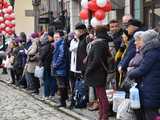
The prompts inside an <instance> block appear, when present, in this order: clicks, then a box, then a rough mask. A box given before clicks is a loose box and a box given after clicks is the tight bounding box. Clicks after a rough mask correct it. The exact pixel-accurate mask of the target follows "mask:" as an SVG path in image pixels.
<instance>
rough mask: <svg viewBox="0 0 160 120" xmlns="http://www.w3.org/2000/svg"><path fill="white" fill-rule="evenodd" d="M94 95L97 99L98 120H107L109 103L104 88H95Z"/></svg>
mask: <svg viewBox="0 0 160 120" xmlns="http://www.w3.org/2000/svg"><path fill="white" fill-rule="evenodd" d="M96 94H97V98H98V99H99V120H108V110H109V102H108V99H107V95H106V90H105V87H104V86H96Z"/></svg>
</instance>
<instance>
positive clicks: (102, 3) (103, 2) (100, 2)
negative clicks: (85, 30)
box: [96, 0, 107, 7]
mask: <svg viewBox="0 0 160 120" xmlns="http://www.w3.org/2000/svg"><path fill="white" fill-rule="evenodd" d="M96 3H97V6H99V7H105V6H106V4H107V0H96Z"/></svg>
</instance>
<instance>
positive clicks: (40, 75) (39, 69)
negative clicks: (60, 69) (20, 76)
mask: <svg viewBox="0 0 160 120" xmlns="http://www.w3.org/2000/svg"><path fill="white" fill-rule="evenodd" d="M43 74H44V67H43V66H42V67H40V66H36V68H35V72H34V76H35V77H37V78H43Z"/></svg>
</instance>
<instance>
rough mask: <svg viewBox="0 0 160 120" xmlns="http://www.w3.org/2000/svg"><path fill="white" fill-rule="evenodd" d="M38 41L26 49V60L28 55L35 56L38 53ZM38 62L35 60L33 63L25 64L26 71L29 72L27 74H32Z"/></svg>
mask: <svg viewBox="0 0 160 120" xmlns="http://www.w3.org/2000/svg"><path fill="white" fill-rule="evenodd" d="M38 41H39V39H38V38H37V39H35V40H34V41H33V43H32V45H31V46H30V48H29V49H28V52H27V59H29V57H30V55H36V54H37V52H38ZM38 62H39V61H38V60H35V61H32V62H31V61H28V62H27V64H26V66H25V67H26V71H27V72H29V73H34V71H35V67H36V66H37V65H38Z"/></svg>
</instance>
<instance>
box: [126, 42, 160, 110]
mask: <svg viewBox="0 0 160 120" xmlns="http://www.w3.org/2000/svg"><path fill="white" fill-rule="evenodd" d="M129 77H130V78H131V79H139V78H142V82H141V84H140V86H139V90H140V97H141V102H142V106H143V107H144V108H160V41H159V40H154V41H151V42H149V43H148V44H147V45H145V47H144V48H143V60H142V62H141V64H140V66H139V67H138V68H136V69H134V70H132V71H131V72H129Z"/></svg>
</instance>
